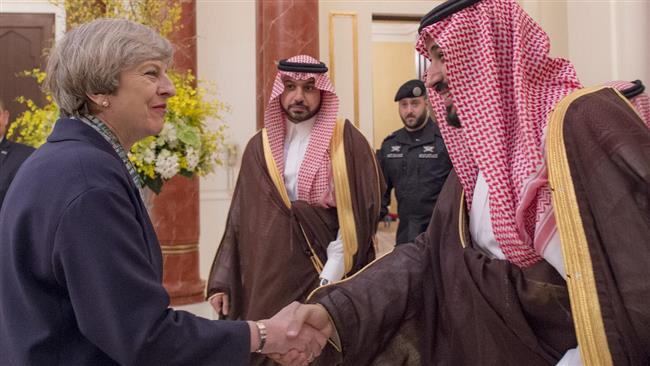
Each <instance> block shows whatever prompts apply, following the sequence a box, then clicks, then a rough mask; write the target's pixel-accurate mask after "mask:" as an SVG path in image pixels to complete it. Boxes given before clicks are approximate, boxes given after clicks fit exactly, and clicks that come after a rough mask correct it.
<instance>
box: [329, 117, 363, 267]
mask: <svg viewBox="0 0 650 366" xmlns="http://www.w3.org/2000/svg"><path fill="white" fill-rule="evenodd" d="M344 130H345V121H344V120H342V119H338V120H337V121H336V126H335V127H334V134H333V135H332V141H331V145H330V148H331V160H332V175H333V178H334V192H335V196H336V213H337V216H338V219H339V230H341V237H342V238H343V259H344V263H345V273H348V272H350V270H351V269H352V259H353V257H354V255H355V254H357V251H358V250H359V244H358V242H357V225H356V223H355V218H354V211H353V210H352V193H351V192H350V183H349V182H350V181H349V180H348V168H347V164H346V162H345V147H344V143H343V131H344Z"/></svg>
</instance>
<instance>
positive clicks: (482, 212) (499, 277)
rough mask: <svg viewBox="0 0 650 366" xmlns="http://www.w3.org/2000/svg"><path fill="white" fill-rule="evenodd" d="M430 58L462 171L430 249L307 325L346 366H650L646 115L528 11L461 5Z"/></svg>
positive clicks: (415, 247)
mask: <svg viewBox="0 0 650 366" xmlns="http://www.w3.org/2000/svg"><path fill="white" fill-rule="evenodd" d="M417 49H418V50H419V51H420V52H421V53H422V54H424V55H425V56H427V57H428V58H429V59H430V60H431V66H430V67H429V69H428V71H427V77H426V83H425V84H426V85H427V87H428V88H429V96H430V101H431V104H432V106H433V109H434V112H435V114H436V117H437V119H438V120H439V121H445V120H446V121H447V123H441V126H440V129H441V132H442V134H443V137H444V139H445V143H446V144H447V148H448V151H449V155H450V157H451V160H452V163H453V166H454V171H453V172H452V174H450V176H449V178H448V179H447V182H446V184H445V187H444V188H443V190H442V192H441V193H440V195H439V197H438V202H437V205H436V207H435V209H434V212H433V216H432V219H431V222H430V224H429V227H428V229H427V231H426V232H425V233H424V234H422V235H421V236H419V237H418V238H417V239H416V242H415V243H414V244H406V245H402V246H400V247H398V248H396V249H395V250H394V251H393V252H392V253H391V254H390V255H388V256H386V257H383V258H382V259H380V260H378V261H376V262H374V263H373V264H372V265H370V266H368V267H367V268H366V269H364V271H363V272H362V273H360V274H359V275H357V276H355V277H354V278H352V279H351V280H349V281H345V282H344V283H341V284H338V285H335V286H328V287H325V288H322V289H319V290H318V291H316V292H315V294H314V295H313V296H312V298H310V301H311V302H317V303H319V304H320V305H305V306H303V307H301V308H300V310H299V311H298V313H297V316H296V319H297V322H296V324H295V326H296V327H298V326H300V324H301V322H302V321H304V320H305V319H306V320H307V322H308V323H309V324H311V325H312V326H315V327H317V328H321V329H327V326H328V325H334V326H335V328H336V334H337V336H338V341H339V342H340V346H341V348H342V351H343V352H342V360H343V365H372V364H377V365H379V364H382V365H383V364H400V365H405V364H408V365H410V364H413V365H522V364H525V365H528V366H532V365H582V364H585V365H596V364H598V365H611V364H616V365H647V364H650V307H649V306H648V304H647V303H648V300H647V299H648V298H650V284H649V283H648V281H647V278H648V277H649V276H650V266H649V265H648V263H650V241H649V240H650V239H649V238H650V189H649V187H650V130H648V128H647V127H646V126H645V125H644V122H643V121H642V119H641V118H640V117H639V114H637V112H635V111H634V110H633V109H632V108H631V105H630V103H629V102H628V101H627V100H626V99H625V97H624V96H623V95H622V94H620V93H619V92H618V91H616V90H615V89H613V88H610V87H596V88H583V87H582V85H581V84H580V82H579V81H578V78H577V76H576V73H575V70H574V68H573V66H572V65H571V64H570V63H569V62H568V61H567V60H563V59H559V58H550V57H549V56H548V52H549V42H548V37H547V35H546V34H545V33H544V32H543V31H542V29H541V28H540V27H539V26H538V25H537V24H536V23H535V22H534V21H533V20H532V19H531V18H530V16H528V14H526V13H525V12H524V11H523V10H522V9H521V7H520V6H519V5H518V4H517V3H516V1H515V0H455V1H447V2H445V3H443V4H442V5H440V6H438V7H436V8H435V9H434V10H433V11H432V12H431V13H429V14H428V15H427V16H426V17H425V18H423V20H422V24H421V26H420V36H419V40H418V42H417ZM324 309H325V310H326V311H325V310H324ZM330 318H331V320H332V321H331V322H330V320H329V319H330Z"/></svg>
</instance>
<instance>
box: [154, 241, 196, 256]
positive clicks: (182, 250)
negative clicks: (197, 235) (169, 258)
mask: <svg viewBox="0 0 650 366" xmlns="http://www.w3.org/2000/svg"><path fill="white" fill-rule="evenodd" d="M160 250H161V251H162V254H166V255H173V254H186V253H192V252H198V251H199V244H198V243H197V244H186V245H161V246H160Z"/></svg>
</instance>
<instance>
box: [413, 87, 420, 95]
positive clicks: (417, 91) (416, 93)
mask: <svg viewBox="0 0 650 366" xmlns="http://www.w3.org/2000/svg"><path fill="white" fill-rule="evenodd" d="M420 95H422V89H420V87H419V86H416V87H415V88H413V96H414V97H419V96H420Z"/></svg>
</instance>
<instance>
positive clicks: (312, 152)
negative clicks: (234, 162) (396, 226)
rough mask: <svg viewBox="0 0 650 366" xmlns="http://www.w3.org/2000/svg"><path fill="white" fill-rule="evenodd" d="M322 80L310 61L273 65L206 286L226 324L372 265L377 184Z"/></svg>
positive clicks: (364, 146)
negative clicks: (274, 72)
mask: <svg viewBox="0 0 650 366" xmlns="http://www.w3.org/2000/svg"><path fill="white" fill-rule="evenodd" d="M326 72H327V67H326V66H325V64H323V63H321V62H319V61H318V60H316V59H314V58H312V57H309V56H304V55H301V56H295V57H292V58H290V59H288V60H282V61H280V62H279V65H278V74H277V77H276V79H275V83H274V85H273V91H272V93H271V97H270V99H269V102H268V105H267V107H266V111H265V114H264V128H263V129H262V130H261V131H260V132H258V133H257V134H256V135H255V136H253V138H252V139H251V140H250V141H249V143H248V146H247V147H246V150H245V152H244V155H243V157H242V166H241V170H240V174H239V178H238V181H237V186H236V188H235V192H234V195H233V198H232V203H231V206H230V212H229V214H228V221H227V224H226V231H225V234H224V236H223V239H222V241H221V244H220V246H219V249H218V251H217V255H216V257H215V260H214V263H213V265H212V270H211V273H210V277H209V280H208V291H207V296H208V298H209V299H210V302H211V304H212V305H213V307H214V308H215V310H216V311H217V312H220V313H222V314H224V315H225V316H227V317H228V318H232V319H258V318H259V319H262V318H265V317H268V316H271V315H273V314H275V313H276V312H277V311H279V310H280V309H282V308H283V307H284V306H285V305H287V304H289V303H291V302H292V301H295V300H298V301H304V300H305V299H306V298H307V295H308V294H309V293H310V292H311V291H312V290H314V289H315V288H317V287H318V286H322V285H325V284H327V283H329V282H334V281H339V280H341V279H342V278H343V277H345V276H349V275H351V274H353V273H354V272H356V271H357V270H359V269H360V268H361V267H363V266H364V265H365V264H367V263H368V262H370V261H371V260H373V259H374V257H375V251H374V246H373V238H374V235H375V231H376V227H377V221H378V219H379V209H380V207H381V192H382V191H383V178H381V179H380V175H379V174H380V173H379V170H378V168H377V164H376V161H375V158H374V153H373V151H372V149H371V148H370V146H369V144H368V142H367V140H366V139H365V137H363V135H362V134H361V133H360V132H359V131H358V130H357V129H356V128H355V127H354V126H353V125H352V124H351V123H350V122H349V121H343V120H339V119H337V114H338V107H339V100H338V97H337V96H336V94H335V92H334V88H333V86H332V84H331V83H330V80H329V78H328V77H327V75H326ZM260 317H261V318H260ZM321 361H322V360H321ZM270 362H271V361H270V360H265V359H263V358H261V357H259V358H256V359H255V360H254V363H255V364H264V363H270Z"/></svg>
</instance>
